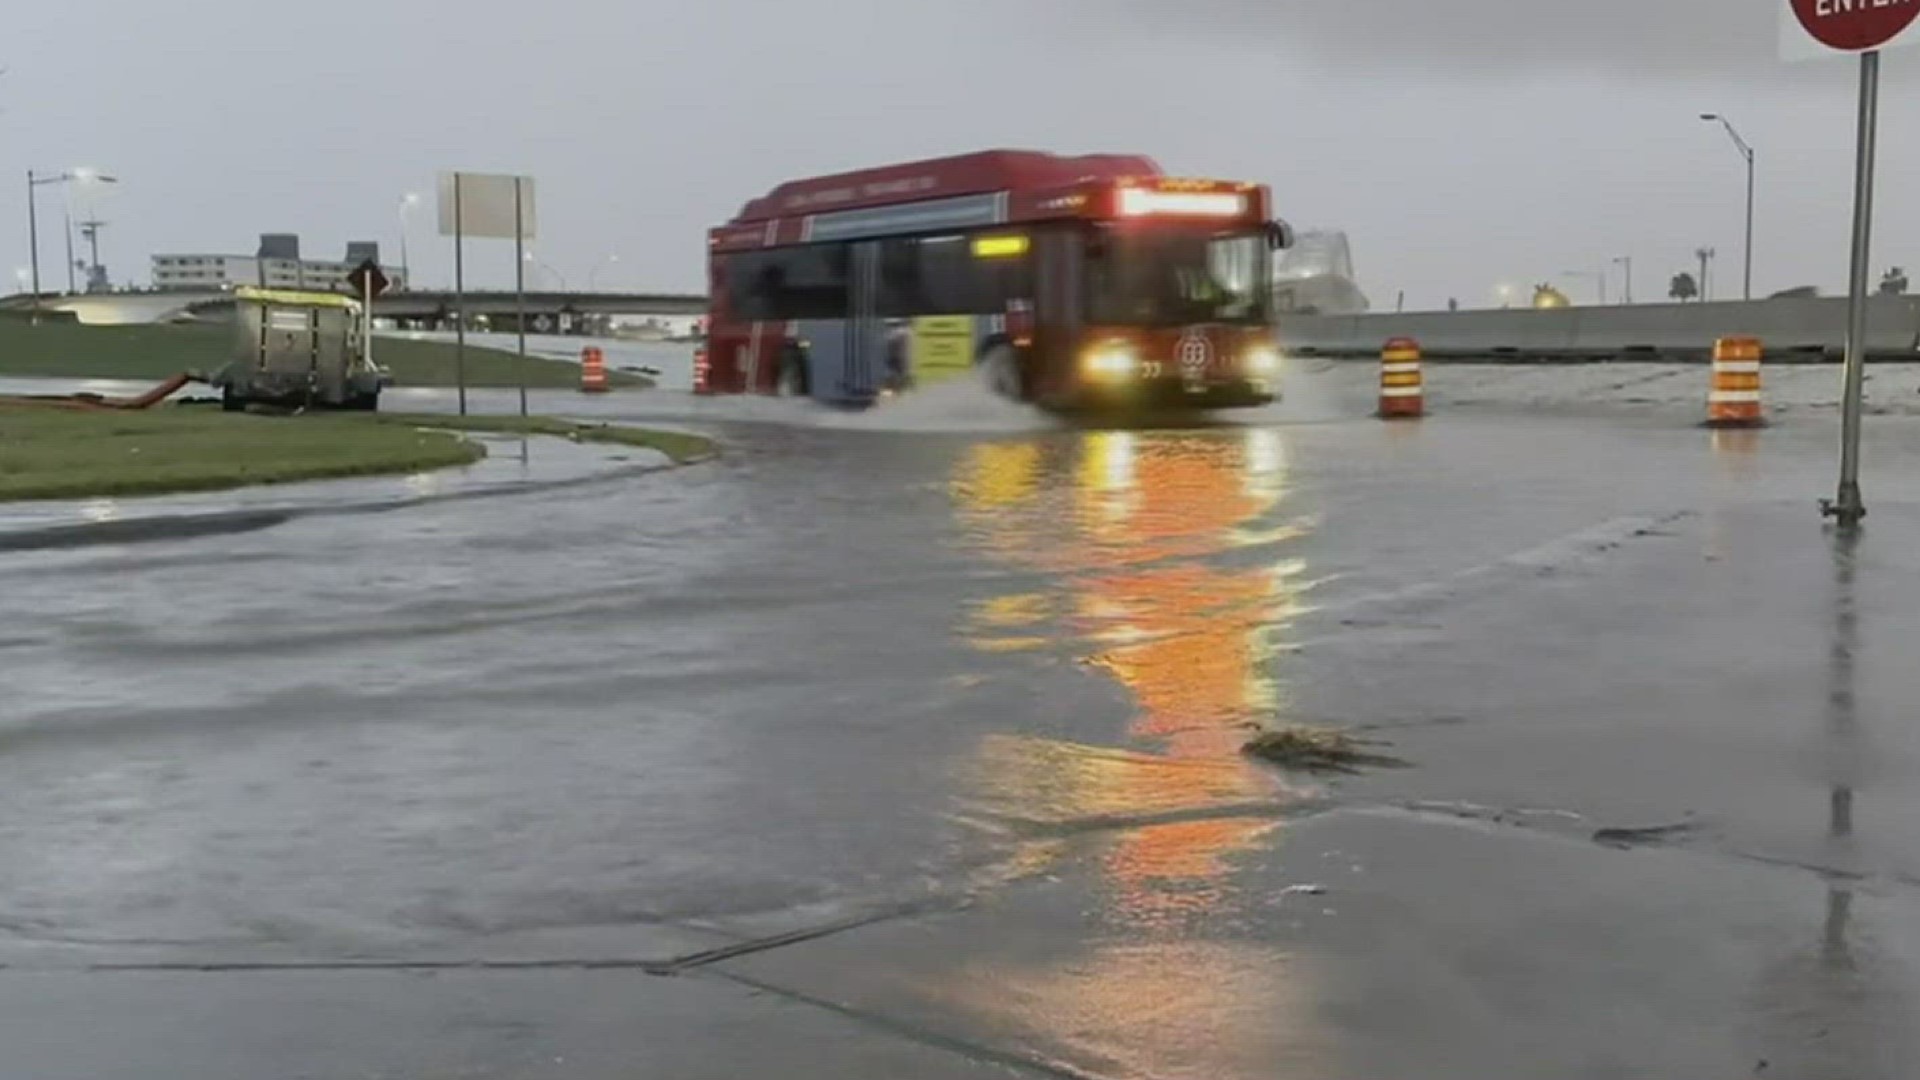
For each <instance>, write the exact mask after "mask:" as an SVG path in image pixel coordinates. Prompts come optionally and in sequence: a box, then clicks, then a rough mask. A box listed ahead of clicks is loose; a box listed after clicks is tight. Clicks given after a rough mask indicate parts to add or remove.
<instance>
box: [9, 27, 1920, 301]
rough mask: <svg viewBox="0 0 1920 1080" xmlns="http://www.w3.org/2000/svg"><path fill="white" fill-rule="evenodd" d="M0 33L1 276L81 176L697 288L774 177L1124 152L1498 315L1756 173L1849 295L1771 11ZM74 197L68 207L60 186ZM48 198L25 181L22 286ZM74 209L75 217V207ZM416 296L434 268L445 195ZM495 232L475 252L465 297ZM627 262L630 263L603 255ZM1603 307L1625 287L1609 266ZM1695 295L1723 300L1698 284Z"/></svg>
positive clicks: (1828, 111)
mask: <svg viewBox="0 0 1920 1080" xmlns="http://www.w3.org/2000/svg"><path fill="white" fill-rule="evenodd" d="M15 7H18V8H19V10H10V11H9V26H8V32H7V34H6V35H5V37H4V38H0V66H5V67H7V68H9V69H10V70H9V72H8V73H7V74H6V75H5V76H4V77H0V159H4V160H5V162H6V163H7V164H8V165H10V166H12V167H13V171H12V175H13V176H15V177H16V178H17V179H16V180H14V181H8V182H5V183H0V266H4V267H5V268H6V269H7V270H9V271H10V270H11V268H13V267H18V266H24V265H25V264H26V262H27V257H26V256H27V244H26V213H25V209H26V208H25V205H24V203H25V194H24V187H25V184H24V175H23V173H24V170H25V169H27V168H29V167H31V168H36V169H59V168H62V167H66V166H69V165H75V164H87V165H97V166H100V167H103V168H106V169H108V170H110V171H112V172H114V173H116V174H117V175H118V176H120V177H121V178H122V183H121V184H120V185H119V186H118V187H117V188H114V189H109V190H107V191H105V192H104V193H101V194H99V195H98V196H97V209H98V211H99V212H100V215H101V216H102V217H103V218H105V219H106V220H108V221H109V222H111V224H110V225H109V226H108V228H107V229H106V230H104V232H103V236H104V238H105V256H106V261H107V262H108V263H109V265H110V266H111V267H112V269H113V271H114V273H115V274H116V276H117V277H120V278H125V277H126V276H127V275H128V274H129V272H132V273H133V274H134V275H136V276H137V278H138V279H140V280H145V277H146V273H147V257H148V256H149V255H150V254H152V253H153V252H155V251H182V250H206V251H251V250H252V247H253V244H254V241H255V237H256V235H257V234H258V233H260V232H262V231H280V230H287V231H297V232H299V233H301V235H302V237H303V241H304V244H305V248H306V250H307V252H309V253H310V254H315V255H322V256H330V257H337V255H338V252H339V249H340V248H341V246H342V245H343V244H344V243H345V242H346V241H347V240H349V239H355V238H361V237H368V238H377V239H379V240H380V241H382V244H383V247H385V248H387V249H388V250H389V251H390V252H391V250H392V249H393V248H395V247H397V244H398V236H399V228H400V222H399V214H398V205H399V200H400V197H401V195H402V194H403V193H405V192H408V191H419V192H421V193H423V194H425V195H427V196H428V198H429V201H430V200H431V195H432V191H433V178H434V176H435V174H436V172H437V171H438V170H441V169H446V168H455V167H457V168H466V169H475V170H499V171H524V172H527V173H530V174H532V175H534V176H535V177H536V178H537V179H538V182H539V185H540V188H539V195H540V217H541V227H542V236H541V237H540V239H539V241H538V243H537V244H536V249H537V251H536V253H537V255H538V258H539V260H540V262H541V263H543V264H545V266H546V267H547V269H543V270H542V271H540V273H541V275H542V277H543V280H542V281H541V283H542V284H546V283H547V281H548V280H550V278H549V277H548V276H549V275H553V274H558V275H564V277H565V278H566V280H567V283H568V284H570V285H573V286H576V287H578V286H582V285H585V284H586V283H587V281H588V279H589V277H592V278H593V279H594V281H595V283H596V284H597V285H599V286H600V287H603V288H604V287H610V286H618V287H623V288H643V287H644V288H658V289H674V290H692V289H697V288H698V287H699V286H700V284H701V281H702V274H701V270H700V264H701V259H702V255H703V243H702V235H703V231H704V229H705V228H706V227H707V226H709V225H712V224H715V223H717V222H719V221H721V220H723V219H724V218H725V217H727V216H728V215H729V214H730V213H732V212H733V211H734V210H735V209H736V208H737V207H738V205H739V204H740V203H741V202H743V201H745V199H747V198H748V197H749V196H751V195H754V194H757V193H759V192H761V191H763V190H764V189H765V188H767V187H768V186H770V185H771V184H773V183H775V182H778V181H779V180H782V179H786V178H789V177H793V176H800V175H805V174H808V173H813V172H821V171H829V170H837V169H842V168H856V167H861V166H865V165H873V164H880V163H885V162H889V161H895V160H903V159H910V158H914V157H921V156H928V155H934V154H942V153H953V152H961V151H966V150H972V149H979V148H984V147H990V146H1026V147H1035V148H1043V149H1053V150H1060V151H1129V152H1144V153H1148V154H1151V155H1152V156H1154V157H1156V158H1158V159H1159V160H1160V162H1161V163H1162V164H1163V165H1164V166H1166V167H1167V168H1169V169H1171V170H1174V171H1177V172H1181V173H1188V174H1212V175H1225V176H1230V177H1235V178H1241V177H1245V178H1252V179H1258V180H1262V181H1265V182H1268V183H1270V184H1272V185H1273V186H1274V189H1275V192H1276V198H1277V203H1278V206H1279V207H1280V210H1281V213H1282V214H1283V216H1286V217H1287V218H1289V219H1290V220H1292V221H1294V222H1295V223H1296V224H1299V225H1303V226H1321V227H1337V228H1342V229H1345V230H1346V231H1347V232H1348V233H1349V235H1350V237H1351V239H1352V242H1353V247H1354V254H1355V258H1356V260H1357V263H1358V266H1359V272H1360V276H1361V277H1362V279H1363V284H1364V285H1365V286H1366V288H1367V289H1368V291H1369V292H1370V293H1371V294H1372V295H1373V297H1374V300H1375V303H1376V305H1391V304H1392V303H1393V299H1394V295H1395V294H1396V293H1397V292H1398V291H1400V290H1403V289H1404V290H1405V291H1406V294H1407V302H1408V305H1409V306H1410V307H1411V306H1427V307H1432V306H1439V305H1442V304H1444V303H1445V301H1446V299H1447V298H1448V297H1450V296H1453V297H1458V298H1460V299H1461V300H1462V302H1463V303H1468V304H1473V303H1481V302H1486V301H1488V300H1489V299H1490V298H1491V296H1492V295H1493V290H1494V288H1495V287H1496V286H1497V285H1498V284H1500V283H1503V282H1506V283H1512V284H1514V285H1520V286H1524V285H1526V284H1529V283H1531V282H1535V281H1543V280H1550V279H1558V280H1560V281H1561V282H1562V284H1563V287H1566V288H1569V289H1573V290H1580V289H1587V290H1591V286H1590V285H1586V284H1582V283H1579V282H1577V281H1574V280H1571V279H1565V278H1559V275H1560V274H1561V272H1563V271H1568V270H1576V269H1583V270H1584V269H1597V268H1600V267H1603V266H1606V265H1608V264H1609V263H1610V261H1611V260H1612V259H1613V258H1615V257H1617V256H1628V255H1630V256H1632V257H1633V258H1634V260H1635V271H1636V279H1637V280H1636V282H1635V285H1636V291H1637V292H1638V293H1639V294H1640V295H1641V297H1642V298H1647V297H1650V296H1653V295H1657V294H1664V292H1665V285H1666V279H1667V278H1668V277H1669V276H1670V275H1671V274H1672V273H1674V272H1675V271H1677V270H1680V269H1682V268H1684V267H1686V266H1688V265H1689V263H1690V261H1691V260H1690V253H1691V252H1692V251H1693V249H1694V248H1696V247H1698V246H1701V245H1703V244H1705V245H1712V246H1715V247H1717V248H1718V249H1719V251H1720V252H1721V258H1720V261H1719V264H1718V267H1717V273H1718V275H1719V281H1720V282H1721V283H1722V284H1723V285H1724V286H1726V287H1732V286H1733V285H1734V284H1735V283H1736V279H1737V276H1738V262H1739V249H1740V228H1741V213H1742V206H1741V199H1742V176H1743V173H1742V166H1741V163H1740V160H1739V158H1738V156H1737V155H1736V154H1735V151H1734V149H1733V148H1732V146H1731V145H1730V144H1729V143H1728V142H1727V140H1726V138H1725V136H1724V134H1722V133H1721V132H1719V131H1718V130H1716V129H1712V128H1709V127H1708V126H1707V125H1705V124H1703V123H1701V122H1700V120H1699V119H1698V118H1697V117H1698V114H1699V113H1700V112H1702V111H1712V110H1724V111H1726V112H1728V113H1729V114H1730V115H1732V116H1733V117H1734V118H1735V120H1736V122H1737V123H1739V124H1740V125H1741V127H1742V128H1743V129H1744V131H1745V133H1746V135H1747V137H1748V138H1749V139H1750V140H1751V141H1752V142H1753V143H1755V144H1756V145H1757V146H1758V147H1759V150H1760V153H1761V159H1760V162H1761V216H1760V223H1761V225H1760V236H1759V242H1758V259H1757V263H1758V269H1757V275H1756V276H1757V287H1758V288H1759V289H1761V290H1766V291H1771V290H1774V289H1778V288H1784V287H1787V286H1790V285H1800V284H1818V285H1821V286H1822V287H1823V288H1825V289H1827V290H1828V291H1837V290H1839V289H1840V288H1842V287H1843V286H1844V277H1845V265H1846V235H1845V234H1846V226H1847V218H1848V212H1849V204H1848V193H1849V188H1850V183H1851V178H1850V173H1849V170H1850V166H1851V142H1852V122H1853V121H1852V91H1853V78H1854V73H1853V68H1852V66H1851V64H1850V63H1848V62H1847V61H1845V60H1839V61H1832V62H1824V63H1817V64H1812V65H1797V66H1792V67H1787V66H1783V65H1781V64H1779V63H1778V62H1777V61H1776V60H1775V59H1774V48H1775V46H1774V41H1775V17H1776V11H1777V8H1776V6H1775V3H1774V0H1177V2H1176V0H1166V2H1161V0H891V2H886V0H687V2H684V3H671V4H670V3H666V2H663V0H620V2H614V0H546V2H545V3H542V4H525V3H511V4H509V3H504V2H501V0H462V2H454V0H384V2H376V0H330V2H327V3H321V4H301V5H297V7H296V6H295V5H281V4H262V3H258V2H257V0H255V2H249V3H240V2H237V0H178V2H174V3H156V2H153V0H65V2H62V3H28V4H25V5H15ZM1887 67H1888V71H1889V77H1890V78H1891V79H1892V80H1893V81H1894V84H1893V86H1892V87H1891V88H1890V90H1889V95H1888V101H1887V103H1886V115H1885V127H1884V134H1885V136H1886V138H1885V141H1884V144H1883V157H1882V170H1881V174H1880V175H1881V183H1882V188H1881V190H1882V193H1883V200H1882V207H1881V212H1880V216H1879V242H1878V244H1877V252H1876V257H1875V264H1876V268H1880V267H1884V266H1886V265H1888V264H1890V263H1903V264H1906V265H1908V266H1910V267H1911V266H1914V265H1916V264H1920V205H1916V200H1915V198H1914V197H1913V196H1912V195H1910V194H1909V193H1910V192H1913V191H1915V190H1920V183H1916V181H1920V123H1916V122H1915V117H1914V113H1913V108H1912V106H1911V105H1909V101H1910V100H1911V93H1910V91H1911V89H1912V87H1913V86H1914V85H1915V80H1914V78H1913V74H1914V73H1915V72H1916V71H1920V49H1914V50H1907V51H1898V52H1893V53H1889V54H1888V58H1887ZM77 197H81V198H83V199H84V197H83V196H77ZM63 198H64V196H63V195H62V194H61V193H59V192H58V191H55V190H43V191H42V204H41V205H42V209H43V219H42V220H43V225H48V224H49V223H51V224H50V225H49V227H48V228H46V229H44V230H43V233H42V238H41V239H42V245H43V247H42V273H43V275H48V276H51V275H55V274H58V273H59V270H58V266H59V263H60V258H61V253H60V250H59V245H60V227H59V223H58V215H59V213H60V211H61V208H62V199H63ZM84 206H85V203H84V201H83V203H82V207H83V208H84ZM425 209H426V211H427V212H423V213H418V214H416V215H415V216H414V218H413V219H412V228H411V237H412V241H411V247H412V255H413V263H414V269H415V272H416V276H417V277H419V278H420V279H421V280H422V281H423V282H426V283H437V282H442V281H445V280H446V279H447V278H448V277H449V274H450V269H449V268H450V265H451V259H450V253H449V248H448V244H447V243H446V242H445V241H442V240H440V239H439V238H437V237H435V236H434V235H433V234H432V230H433V221H432V215H431V212H430V210H431V208H430V207H427V208H425ZM508 246H509V245H504V244H500V243H497V242H491V241H477V242H474V243H473V244H472V248H471V251H472V255H471V261H470V265H471V266H473V268H474V274H475V276H476V277H477V278H479V279H481V280H483V281H490V282H494V283H500V282H505V281H507V280H509V277H508V275H509V274H510V267H511V258H510V252H508V251H507V250H505V249H506V248H507V247H508ZM613 256H617V257H618V262H614V261H612V259H611V257H613ZM1615 282H1616V283H1615V286H1614V287H1615V289H1616V290H1617V289H1618V287H1619V285H1618V272H1617V270H1616V277H1615ZM1716 291H1720V290H1719V289H1716Z"/></svg>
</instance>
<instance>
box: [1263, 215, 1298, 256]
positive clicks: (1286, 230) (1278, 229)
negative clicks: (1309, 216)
mask: <svg viewBox="0 0 1920 1080" xmlns="http://www.w3.org/2000/svg"><path fill="white" fill-rule="evenodd" d="M1267 246H1268V247H1270V248H1272V249H1273V250H1275V251H1285V250H1286V249H1288V248H1290V247H1292V246H1293V226H1291V225H1288V224H1287V223H1286V222H1284V221H1281V220H1279V219H1278V218H1275V219H1274V220H1272V221H1269V222H1267Z"/></svg>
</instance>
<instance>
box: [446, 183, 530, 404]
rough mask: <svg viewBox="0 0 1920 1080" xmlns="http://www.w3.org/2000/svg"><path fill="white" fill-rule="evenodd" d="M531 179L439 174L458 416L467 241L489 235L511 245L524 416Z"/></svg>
mask: <svg viewBox="0 0 1920 1080" xmlns="http://www.w3.org/2000/svg"><path fill="white" fill-rule="evenodd" d="M533 223H534V202H533V178H532V177H530V176H511V175H504V174H497V173H462V172H450V173H441V174H440V235H441V236H451V237H453V295H454V307H455V308H456V309H457V311H456V316H455V318H456V321H455V323H454V329H455V336H454V341H455V345H454V363H455V369H456V371H457V373H458V374H457V375H456V378H457V380H458V381H459V384H460V412H461V414H462V415H465V414H466V411H467V376H466V371H467V368H466V359H467V311H466V258H465V249H466V238H467V237H469V236H480V237H490V238H494V239H500V240H512V241H513V242H514V255H515V258H514V281H515V295H516V297H517V298H518V300H517V305H518V308H519V311H520V322H521V331H520V360H519V363H518V364H516V365H515V367H516V370H517V371H518V374H519V383H520V414H521V415H522V416H524V415H526V412H527V379H526V367H527V363H526V360H527V344H526V329H525V323H526V289H525V278H524V269H523V268H522V267H521V265H520V263H521V254H522V252H521V249H522V247H523V246H524V245H525V243H526V242H527V241H528V240H531V239H533V238H534V224H533Z"/></svg>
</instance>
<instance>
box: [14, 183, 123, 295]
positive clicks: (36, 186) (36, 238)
mask: <svg viewBox="0 0 1920 1080" xmlns="http://www.w3.org/2000/svg"><path fill="white" fill-rule="evenodd" d="M75 181H78V182H80V183H82V184H96V183H97V184H117V183H119V182H120V181H119V180H118V179H117V178H115V177H111V176H105V175H102V174H100V173H97V172H95V171H93V170H92V169H69V170H67V171H66V172H62V173H59V174H57V175H54V176H41V175H39V174H38V173H35V172H34V171H33V170H32V169H28V170H27V245H28V246H29V247H31V248H32V249H33V257H32V263H33V315H32V321H33V322H34V323H35V324H38V323H39V322H40V309H41V305H40V207H39V202H40V200H39V197H38V192H39V190H40V189H41V188H42V187H45V186H46V185H48V184H70V183H73V182H75ZM67 275H68V279H69V282H71V279H72V275H73V228H72V225H71V223H69V225H68V228H67ZM69 291H71V285H69Z"/></svg>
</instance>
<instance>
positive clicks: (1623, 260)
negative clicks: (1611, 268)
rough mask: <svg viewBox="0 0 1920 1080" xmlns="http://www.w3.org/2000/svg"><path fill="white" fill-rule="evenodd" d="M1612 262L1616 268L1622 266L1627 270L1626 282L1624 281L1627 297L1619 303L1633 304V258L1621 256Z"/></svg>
mask: <svg viewBox="0 0 1920 1080" xmlns="http://www.w3.org/2000/svg"><path fill="white" fill-rule="evenodd" d="M1613 261H1614V264H1615V265H1616V266H1624V267H1626V268H1627V280H1626V286H1627V295H1626V298H1625V299H1623V300H1621V301H1620V302H1621V303H1623V304H1631V303H1633V256H1631V255H1622V256H1620V257H1619V258H1616V259H1614V260H1613Z"/></svg>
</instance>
